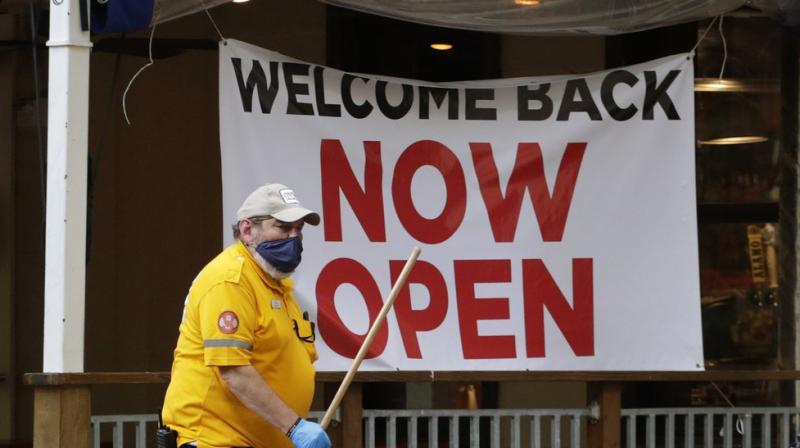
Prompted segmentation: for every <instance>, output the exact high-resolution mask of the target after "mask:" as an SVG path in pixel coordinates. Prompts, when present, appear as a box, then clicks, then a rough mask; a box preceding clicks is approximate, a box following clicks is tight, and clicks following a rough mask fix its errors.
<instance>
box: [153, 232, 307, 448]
mask: <svg viewBox="0 0 800 448" xmlns="http://www.w3.org/2000/svg"><path fill="white" fill-rule="evenodd" d="M294 322H296V323H297V325H298V328H299V333H300V336H307V335H309V334H310V333H311V326H310V324H309V322H308V321H305V320H303V317H302V313H301V311H300V309H299V308H298V306H297V303H296V302H295V299H294V296H293V295H292V283H291V280H289V279H285V280H282V281H276V280H274V279H273V278H271V277H270V276H269V275H267V274H266V273H264V271H262V270H261V268H259V267H258V265H257V264H256V263H255V261H254V260H253V258H252V256H251V255H250V253H249V252H248V250H247V248H246V247H245V246H244V245H243V244H242V243H241V242H237V243H236V244H233V245H231V246H229V247H228V248H227V249H225V250H224V251H223V252H222V253H221V254H220V255H218V256H217V257H216V258H215V259H214V260H212V261H211V262H210V263H209V264H208V265H206V267H205V268H203V270H202V271H201V272H200V274H199V275H198V276H197V278H196V279H195V281H194V282H193V284H192V286H191V288H190V289H189V295H188V297H187V298H186V304H185V306H184V311H183V321H182V322H181V325H180V336H179V337H178V345H177V347H176V349H175V359H174V361H173V364H172V378H171V381H170V384H169V387H168V388H167V394H166V397H165V399H164V409H163V411H162V414H163V418H164V423H165V424H166V425H168V426H169V427H170V428H172V429H174V430H176V431H178V446H180V445H181V444H183V443H187V442H190V441H193V440H197V441H198V446H199V447H214V448H216V447H238V446H253V447H270V448H273V447H275V448H278V447H287V448H290V447H291V446H292V443H291V441H290V440H289V439H288V438H287V437H286V435H285V434H283V433H282V432H281V431H280V430H279V429H277V428H275V427H273V426H272V425H270V424H269V423H267V422H265V421H264V420H262V419H261V418H260V417H258V416H257V415H256V414H255V413H253V412H252V411H250V410H249V409H248V408H247V407H245V406H244V405H243V404H242V403H241V402H240V401H239V399H238V398H236V396H234V395H233V393H232V392H231V391H230V390H229V389H228V387H227V386H226V384H225V382H224V380H223V379H222V377H221V376H220V374H219V370H218V369H217V368H216V367H217V366H243V365H248V364H252V365H253V366H254V367H255V368H256V370H257V371H258V372H259V373H260V374H261V376H262V377H263V378H264V380H265V381H266V382H267V383H268V384H269V385H270V386H271V387H272V389H273V390H274V391H275V393H277V395H278V396H279V397H280V398H281V399H282V400H283V401H284V402H285V403H286V404H287V405H288V406H289V407H290V408H292V409H294V411H295V412H297V414H298V415H300V416H305V415H307V414H308V411H309V408H310V406H311V400H312V397H313V395H314V373H315V371H314V367H313V365H312V363H313V362H314V361H315V360H316V359H317V354H316V350H315V348H314V344H313V343H308V342H304V341H301V340H300V339H299V338H298V337H297V334H296V333H295V330H294V327H293V324H294Z"/></svg>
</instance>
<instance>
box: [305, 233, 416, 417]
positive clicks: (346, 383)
mask: <svg viewBox="0 0 800 448" xmlns="http://www.w3.org/2000/svg"><path fill="white" fill-rule="evenodd" d="M420 252H421V251H420V249H419V247H415V248H414V250H413V251H411V256H410V257H408V261H406V265H405V266H403V270H402V271H401V272H400V277H398V278H397V281H396V282H394V286H393V287H392V292H391V293H389V298H388V299H386V302H384V304H383V308H381V312H380V313H378V318H377V319H375V323H373V324H372V327H370V329H369V332H367V338H366V339H364V343H363V344H361V348H360V349H358V354H357V355H356V358H355V359H354V360H353V364H352V365H351V366H350V370H348V371H347V375H345V376H344V379H343V380H342V384H341V385H339V390H337V391H336V395H335V396H334V397H333V401H331V404H330V406H328V410H327V411H325V416H324V417H322V422H320V424H321V425H322V427H323V428H324V429H327V428H328V425H329V424H330V422H331V419H332V418H333V414H334V413H335V412H336V409H337V408H338V407H339V403H341V402H342V398H344V394H345V392H347V388H348V387H350V383H351V382H353V377H354V376H355V375H356V371H358V367H359V366H360V365H361V361H363V360H364V357H365V356H366V355H367V350H369V346H370V345H372V340H373V339H375V335H376V334H378V330H380V328H381V325H383V321H384V320H386V315H387V314H388V313H389V310H390V309H391V308H392V305H394V301H395V299H397V295H398V294H399V293H400V290H401V289H403V286H405V284H406V280H408V275H409V274H410V273H411V269H412V268H413V267H414V263H416V262H417V257H419V254H420Z"/></svg>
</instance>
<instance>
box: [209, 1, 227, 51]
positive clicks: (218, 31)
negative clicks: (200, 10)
mask: <svg viewBox="0 0 800 448" xmlns="http://www.w3.org/2000/svg"><path fill="white" fill-rule="evenodd" d="M205 11H206V15H207V16H208V20H211V25H213V26H214V29H215V30H217V34H218V35H219V40H220V41H222V44H223V45H228V43H227V40H226V39H225V36H223V35H222V31H220V30H219V27H218V26H217V22H215V21H214V18H213V17H211V13H210V12H208V8H206V9H205Z"/></svg>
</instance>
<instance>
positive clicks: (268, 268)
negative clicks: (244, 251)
mask: <svg viewBox="0 0 800 448" xmlns="http://www.w3.org/2000/svg"><path fill="white" fill-rule="evenodd" d="M249 249H250V253H251V254H253V258H254V259H255V260H256V264H257V265H258V267H260V268H261V270H262V271H264V272H266V273H267V275H269V276H270V277H272V278H274V279H275V280H283V279H285V278H289V277H290V276H291V275H292V273H291V272H281V271H279V270H278V269H277V268H275V266H273V265H272V263H270V262H269V261H267V260H266V259H265V258H264V257H262V256H261V254H259V253H258V251H256V250H255V249H253V248H249Z"/></svg>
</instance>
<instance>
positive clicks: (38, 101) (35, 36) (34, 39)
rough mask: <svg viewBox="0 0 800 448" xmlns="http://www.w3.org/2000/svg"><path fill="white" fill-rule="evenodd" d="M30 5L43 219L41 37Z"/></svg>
mask: <svg viewBox="0 0 800 448" xmlns="http://www.w3.org/2000/svg"><path fill="white" fill-rule="evenodd" d="M28 5H29V6H30V16H31V57H32V59H33V84H34V86H33V94H34V98H35V103H34V105H35V106H34V107H35V108H36V147H37V149H38V151H39V175H40V177H41V179H40V181H41V189H42V192H41V194H42V219H44V209H45V204H46V200H47V190H46V179H45V177H46V176H47V172H46V170H45V163H46V162H45V154H44V137H43V136H42V132H43V128H44V126H43V125H42V112H41V111H42V107H41V99H40V94H39V91H40V89H39V55H38V53H39V48H38V38H39V25H38V24H37V23H36V16H37V13H36V5H35V4H34V0H30V2H28Z"/></svg>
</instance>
